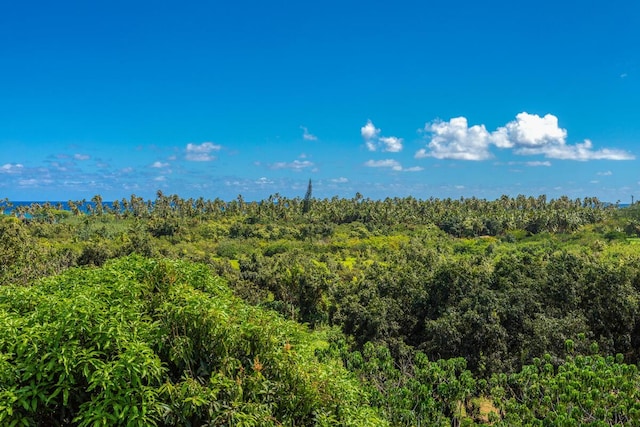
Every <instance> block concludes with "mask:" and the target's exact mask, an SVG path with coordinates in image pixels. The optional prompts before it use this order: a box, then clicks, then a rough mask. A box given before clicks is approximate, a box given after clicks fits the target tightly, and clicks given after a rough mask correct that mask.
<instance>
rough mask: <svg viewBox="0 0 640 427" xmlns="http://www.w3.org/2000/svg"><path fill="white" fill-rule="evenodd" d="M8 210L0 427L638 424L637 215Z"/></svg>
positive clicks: (410, 206)
mask: <svg viewBox="0 0 640 427" xmlns="http://www.w3.org/2000/svg"><path fill="white" fill-rule="evenodd" d="M0 213H3V214H2V215H0V425H7V426H62V425H77V426H103V425H104V426H109V425H127V426H148V425H156V426H311V425H318V426H330V425H336V426H378V425H379V426H474V425H492V426H582V425H588V426H614V425H616V426H640V373H639V372H638V363H639V362H640V204H632V205H630V206H624V207H621V206H619V205H617V204H611V203H605V202H602V201H601V200H599V199H597V198H594V197H586V198H583V199H570V198H567V197H559V198H556V199H548V198H547V197H546V196H544V195H541V196H538V197H532V196H525V195H518V196H516V197H510V196H502V197H500V198H499V199H496V200H486V199H477V198H473V197H472V198H460V199H435V198H431V199H426V200H420V199H415V198H412V197H405V198H387V199H384V200H377V199H376V200H372V199H368V198H365V197H364V196H363V195H361V194H360V193H357V194H356V195H355V196H354V197H353V198H351V199H346V198H338V197H334V198H331V199H318V198H313V197H312V195H311V183H310V185H309V191H308V192H307V195H306V196H305V197H295V198H288V197H284V196H282V195H280V194H274V195H272V196H270V197H269V198H267V199H265V200H262V201H246V200H244V199H243V197H242V196H238V197H237V198H236V199H234V200H231V201H223V200H220V199H214V200H208V199H204V198H199V199H183V198H181V197H179V196H178V195H166V194H163V193H162V192H161V191H158V192H157V194H156V197H155V199H153V200H145V199H143V198H141V197H138V196H136V195H131V197H130V198H125V199H122V200H115V201H110V202H104V201H103V200H102V197H100V196H99V195H96V196H94V197H93V198H92V199H91V200H78V201H73V200H69V201H68V202H65V203H64V204H62V203H57V204H56V203H49V202H46V203H33V204H30V205H24V204H20V205H18V204H16V205H15V206H14V204H13V203H12V202H11V201H9V200H7V199H5V200H3V201H0Z"/></svg>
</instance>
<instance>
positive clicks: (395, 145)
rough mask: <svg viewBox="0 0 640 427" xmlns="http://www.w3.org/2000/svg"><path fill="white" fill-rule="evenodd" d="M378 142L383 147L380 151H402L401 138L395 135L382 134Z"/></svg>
mask: <svg viewBox="0 0 640 427" xmlns="http://www.w3.org/2000/svg"><path fill="white" fill-rule="evenodd" d="M380 142H382V143H383V144H384V149H383V150H382V151H389V152H391V153H397V152H398V151H402V138H397V137H395V136H389V137H386V136H383V137H380Z"/></svg>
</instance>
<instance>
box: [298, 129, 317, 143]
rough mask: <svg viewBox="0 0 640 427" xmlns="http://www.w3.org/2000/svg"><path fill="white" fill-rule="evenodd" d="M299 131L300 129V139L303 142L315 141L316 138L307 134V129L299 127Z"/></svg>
mask: <svg viewBox="0 0 640 427" xmlns="http://www.w3.org/2000/svg"><path fill="white" fill-rule="evenodd" d="M300 129H302V139H304V140H305V141H317V140H318V137H317V136H315V135H312V134H310V133H309V129H307V128H306V127H304V126H300Z"/></svg>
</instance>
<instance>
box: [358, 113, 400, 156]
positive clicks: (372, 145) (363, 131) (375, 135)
mask: <svg viewBox="0 0 640 427" xmlns="http://www.w3.org/2000/svg"><path fill="white" fill-rule="evenodd" d="M360 135H362V138H363V139H364V142H365V144H366V146H367V149H368V150H369V151H377V150H378V149H381V150H382V151H387V152H390V153H397V152H399V151H402V142H403V140H402V138H398V137H396V136H380V129H378V128H376V127H375V126H374V124H373V122H371V120H368V121H367V124H366V125H364V126H362V127H361V128H360Z"/></svg>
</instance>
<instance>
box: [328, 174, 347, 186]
mask: <svg viewBox="0 0 640 427" xmlns="http://www.w3.org/2000/svg"><path fill="white" fill-rule="evenodd" d="M331 182H335V183H336V184H344V183H346V182H349V180H348V179H347V178H345V177H344V176H341V177H340V178H333V179H332V180H331Z"/></svg>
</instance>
